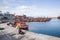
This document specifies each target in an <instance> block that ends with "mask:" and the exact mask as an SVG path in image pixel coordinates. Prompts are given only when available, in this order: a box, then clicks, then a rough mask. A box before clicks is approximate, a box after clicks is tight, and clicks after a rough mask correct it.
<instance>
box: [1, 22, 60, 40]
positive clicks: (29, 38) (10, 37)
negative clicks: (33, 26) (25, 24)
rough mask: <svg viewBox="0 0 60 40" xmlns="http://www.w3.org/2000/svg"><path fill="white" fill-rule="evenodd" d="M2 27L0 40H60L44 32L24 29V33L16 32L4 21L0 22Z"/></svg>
mask: <svg viewBox="0 0 60 40" xmlns="http://www.w3.org/2000/svg"><path fill="white" fill-rule="evenodd" d="M1 27H3V28H5V30H0V40H60V38H58V37H53V36H48V35H44V34H37V33H33V32H29V31H24V30H23V32H25V34H24V35H21V34H18V30H17V29H16V28H13V27H11V26H7V25H6V23H4V24H0V28H1Z"/></svg>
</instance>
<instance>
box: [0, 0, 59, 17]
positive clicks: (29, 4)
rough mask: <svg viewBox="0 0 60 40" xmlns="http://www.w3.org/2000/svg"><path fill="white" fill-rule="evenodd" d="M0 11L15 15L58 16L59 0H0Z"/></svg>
mask: <svg viewBox="0 0 60 40" xmlns="http://www.w3.org/2000/svg"><path fill="white" fill-rule="evenodd" d="M0 10H2V11H3V12H6V11H9V12H10V13H12V14H13V13H15V14H16V15H23V14H25V15H27V16H32V17H41V16H42V17H44V16H46V17H47V16H49V17H54V16H59V15H60V0H0Z"/></svg>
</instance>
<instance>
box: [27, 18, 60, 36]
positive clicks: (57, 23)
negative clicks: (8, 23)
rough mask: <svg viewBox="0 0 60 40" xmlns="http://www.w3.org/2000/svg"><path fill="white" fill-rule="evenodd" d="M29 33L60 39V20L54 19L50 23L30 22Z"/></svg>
mask: <svg viewBox="0 0 60 40" xmlns="http://www.w3.org/2000/svg"><path fill="white" fill-rule="evenodd" d="M27 24H28V26H29V31H31V32H35V33H39V34H46V35H51V36H56V37H60V19H52V20H51V21H49V22H28V23H27Z"/></svg>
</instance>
